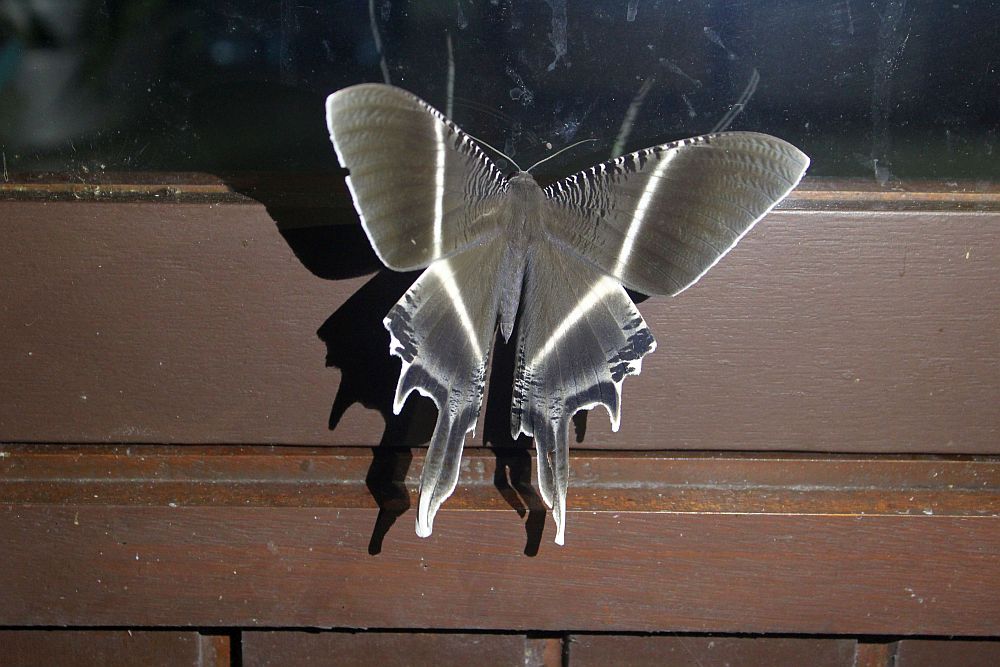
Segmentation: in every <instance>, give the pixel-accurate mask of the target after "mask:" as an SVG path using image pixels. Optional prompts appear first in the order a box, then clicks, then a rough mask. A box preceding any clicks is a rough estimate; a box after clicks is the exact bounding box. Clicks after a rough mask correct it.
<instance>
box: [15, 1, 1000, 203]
mask: <svg viewBox="0 0 1000 667" xmlns="http://www.w3.org/2000/svg"><path fill="white" fill-rule="evenodd" d="M0 31H2V32H0V34H2V40H0V44H2V45H0V144H2V151H3V158H4V162H5V164H6V168H7V169H8V170H10V171H33V170H63V171H66V170H68V171H74V172H76V171H86V172H92V171H95V170H115V171H120V170H192V171H241V170H254V171H302V170H306V171H317V170H319V171H323V170H333V169H336V161H335V157H334V155H333V152H332V151H331V150H330V147H329V143H328V141H327V137H326V130H325V126H324V119H323V99H324V98H325V96H326V95H327V94H328V93H330V92H332V91H334V90H336V89H338V88H340V87H343V86H347V85H350V84H354V83H359V82H364V81H390V82H392V83H393V84H395V85H398V86H401V87H404V88H407V89H408V90H410V91H412V92H414V93H416V94H417V95H419V96H421V97H423V98H424V99H425V100H427V101H428V102H430V103H431V104H432V105H434V106H436V107H437V108H439V109H441V110H442V111H446V110H450V113H451V115H452V116H453V118H454V120H455V121H456V122H457V123H458V124H459V125H460V126H462V127H463V128H465V129H466V130H467V131H468V132H470V133H471V134H473V135H475V136H477V137H480V138H482V139H483V140H485V141H487V142H489V143H491V144H493V145H495V146H497V148H500V149H502V150H504V151H506V152H507V153H509V154H510V155H511V156H512V157H513V158H514V159H515V160H517V161H518V162H521V163H522V164H525V163H531V162H534V161H536V160H538V159H541V158H542V157H545V156H546V155H548V154H550V153H551V152H552V151H554V150H556V149H558V148H560V147H562V146H565V145H567V144H569V143H572V142H574V141H576V140H579V139H587V138H593V139H597V140H598V141H596V142H594V143H590V144H585V145H583V146H581V147H579V148H577V149H575V150H574V151H572V152H570V153H568V154H566V155H564V156H561V157H560V158H558V159H557V160H553V161H551V162H549V163H547V164H546V165H545V169H546V170H549V171H550V172H554V173H566V172H568V171H570V170H573V169H576V168H581V167H584V166H587V165H589V164H590V163H593V162H594V161H596V160H598V159H602V158H607V157H609V156H611V155H612V154H614V153H618V152H621V151H627V150H634V149H638V148H642V147H645V146H648V145H652V144H656V143H661V142H665V141H669V140H673V139H678V138H682V137H686V136H692V135H697V134H704V133H707V132H711V131H717V130H719V129H731V130H757V131H762V132H768V133H770V134H774V135H776V136H780V137H782V138H785V139H787V140H789V141H791V142H793V143H795V144H796V145H798V146H799V147H801V148H802V149H803V150H804V151H806V152H807V153H808V154H809V155H810V156H811V157H812V158H813V166H812V169H811V172H810V173H811V175H813V176H848V177H862V178H866V179H870V180H872V181H874V182H877V183H879V184H881V185H883V186H888V187H891V186H892V185H893V184H894V183H896V182H898V181H899V180H900V179H914V178H916V179H920V178H935V179H946V180H959V179H963V180H973V181H993V180H996V178H997V174H998V168H997V164H998V160H997V156H996V155H995V152H996V151H997V148H998V146H997V142H998V131H1000V101H998V100H1000V77H998V75H997V68H998V67H1000V60H998V59H997V57H996V38H997V37H996V36H997V34H998V33H1000V12H997V11H996V8H995V6H994V5H993V3H991V2H988V1H986V0H982V1H979V2H966V1H964V0H957V1H956V2H938V1H936V0H875V1H874V2H871V1H861V0H836V1H834V0H829V1H828V0H798V1H792V2H789V1H787V0H756V1H754V0H741V1H739V2H736V1H726V2H723V1H714V2H711V1H709V2H694V1H691V0H616V1H593V0H575V1H572V0H483V1H476V2H473V1H472V0H441V1H435V2H428V1H423V2H404V1H403V0H372V1H370V2H366V1H364V0H360V1H359V0H351V1H347V0H345V1H341V2H319V1H316V0H294V1H293V0H280V1H275V0H257V1H253V0H240V1H236V0H230V1H218V2H196V1H193V0H169V1H167V0H120V1H114V0H0Z"/></svg>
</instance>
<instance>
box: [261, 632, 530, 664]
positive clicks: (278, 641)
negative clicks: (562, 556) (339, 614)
mask: <svg viewBox="0 0 1000 667" xmlns="http://www.w3.org/2000/svg"><path fill="white" fill-rule="evenodd" d="M532 641H533V640H531V639H529V638H528V637H526V636H524V635H516V634H469V633H427V632H415V633H404V632H322V633H305V632H244V633H243V665H244V667H286V666H287V667H297V666H299V665H317V666H319V665H338V666H340V665H343V666H344V667H349V666H351V665H357V666H358V667H367V666H368V665H379V666H380V667H397V666H398V667H410V666H413V667H419V666H420V665H427V666H431V665H435V666H436V665H441V666H442V667H447V666H450V665H454V666H455V667H467V666H468V665H483V666H484V667H489V666H491V665H496V666H497V667H501V666H502V667H507V666H509V665H524V666H525V667H543V664H544V663H539V662H536V661H535V658H536V656H535V654H534V653H533V651H532V650H531V649H529V643H530V642H532Z"/></svg>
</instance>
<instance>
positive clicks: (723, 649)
mask: <svg viewBox="0 0 1000 667" xmlns="http://www.w3.org/2000/svg"><path fill="white" fill-rule="evenodd" d="M854 649H855V642H854V640H851V639H793V638H785V637H704V636H691V635H688V636H667V637H664V636H658V637H657V636H653V637H649V636H614V635H572V636H571V637H570V640H569V651H568V653H569V664H570V667H608V666H609V665H629V666H630V667H645V666H648V667H661V666H662V665H671V666H672V667H681V666H688V665H690V666H691V667H730V666H731V665H739V667H775V666H779V667H791V666H793V665H809V666H810V667H855V664H854Z"/></svg>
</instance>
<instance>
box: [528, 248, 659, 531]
mask: <svg viewBox="0 0 1000 667" xmlns="http://www.w3.org/2000/svg"><path fill="white" fill-rule="evenodd" d="M522 304H523V308H522V312H521V319H520V325H519V326H520V329H519V333H518V342H517V346H518V347H517V367H516V369H515V371H514V400H513V405H512V411H511V435H512V436H513V437H515V438H516V437H517V436H518V435H519V434H520V433H525V434H527V435H530V436H534V438H535V448H536V450H537V453H538V485H539V489H540V491H541V494H542V498H543V500H545V502H546V504H547V505H549V507H551V508H552V513H553V516H554V518H555V522H556V542H557V543H558V544H563V542H564V538H565V528H566V491H567V487H568V485H569V445H568V429H569V422H570V420H571V419H572V417H573V415H574V414H575V413H576V412H577V411H578V410H589V409H591V408H594V407H596V406H598V405H603V406H604V407H605V408H606V409H607V410H608V414H609V415H610V416H611V425H612V428H613V429H614V430H616V431H617V430H618V425H619V422H620V420H621V391H622V383H623V382H624V379H625V376H626V375H636V374H638V373H639V371H640V370H641V366H642V358H643V356H645V355H646V354H648V353H649V352H652V351H653V349H655V347H656V341H655V340H654V339H653V335H652V334H651V333H650V331H649V328H648V327H647V326H646V323H645V322H644V321H643V319H642V316H641V315H639V312H638V311H637V310H636V308H635V305H634V304H633V303H632V300H631V299H629V297H628V294H627V293H626V292H625V290H624V288H622V286H621V284H620V283H618V281H617V280H615V279H614V278H611V277H609V276H606V275H604V274H602V273H600V272H598V271H597V270H595V269H594V268H592V267H590V266H589V265H588V264H586V263H584V262H582V261H581V260H579V259H577V258H575V257H573V256H571V255H569V254H566V253H563V252H561V251H560V250H558V249H556V248H555V247H554V246H551V245H545V246H542V247H540V248H538V249H537V250H536V251H535V252H534V254H533V255H532V256H531V258H530V259H529V263H528V272H527V275H526V282H525V294H524V298H523V300H522Z"/></svg>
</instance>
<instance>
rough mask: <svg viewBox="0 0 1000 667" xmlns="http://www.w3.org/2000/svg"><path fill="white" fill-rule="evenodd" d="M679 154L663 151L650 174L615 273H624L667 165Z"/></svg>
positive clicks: (623, 244) (672, 151)
mask: <svg viewBox="0 0 1000 667" xmlns="http://www.w3.org/2000/svg"><path fill="white" fill-rule="evenodd" d="M675 155H677V151H676V150H668V151H666V152H664V153H663V155H662V157H661V158H660V161H659V162H658V163H657V164H656V167H655V168H654V169H653V173H652V174H650V176H649V180H648V181H646V187H645V188H643V190H642V196H641V197H639V203H638V204H636V206H635V213H633V214H632V222H631V223H630V224H629V226H628V230H627V231H626V232H625V240H624V241H622V248H621V250H620V251H619V252H618V261H617V262H615V270H614V271H613V273H614V275H616V276H620V275H622V269H623V268H625V263H626V262H628V260H629V257H630V256H631V255H632V246H634V245H635V239H636V237H637V236H639V230H640V229H642V223H643V222H644V221H645V219H646V212H647V211H648V210H649V204H650V202H652V201H653V195H655V194H656V189H657V188H658V187H659V186H660V181H661V179H662V177H663V172H665V171H666V169H667V165H669V164H670V161H671V160H673V159H674V156H675Z"/></svg>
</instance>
